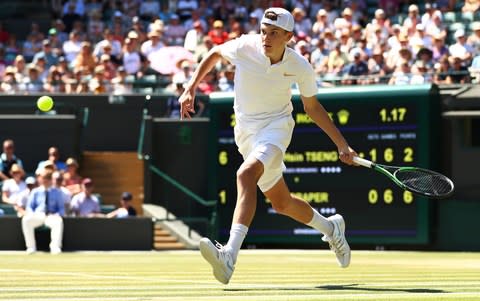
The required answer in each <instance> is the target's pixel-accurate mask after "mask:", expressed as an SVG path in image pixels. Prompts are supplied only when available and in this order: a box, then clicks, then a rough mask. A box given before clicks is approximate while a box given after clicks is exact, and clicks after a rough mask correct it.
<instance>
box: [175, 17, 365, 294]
mask: <svg viewBox="0 0 480 301" xmlns="http://www.w3.org/2000/svg"><path fill="white" fill-rule="evenodd" d="M293 26H294V20H293V16H292V15H291V14H290V12H288V11H287V10H285V9H283V8H269V9H267V10H266V11H265V14H264V16H263V18H262V21H261V33H260V34H251V35H242V36H241V37H239V38H237V39H235V40H231V41H229V42H226V43H225V44H222V45H219V46H216V47H214V48H213V49H211V50H210V51H209V52H208V54H207V55H206V56H205V57H204V58H203V60H202V61H201V62H200V64H199V65H198V67H197V69H196V71H195V73H194V75H193V77H192V78H191V80H190V81H189V82H188V83H187V85H186V89H185V91H184V92H183V94H182V95H181V96H180V98H179V102H180V104H181V109H180V116H181V118H182V119H183V118H190V117H191V116H190V114H191V113H194V109H193V108H194V99H195V90H196V88H197V86H198V84H199V83H200V81H201V80H202V78H203V77H204V76H205V75H206V74H207V73H208V72H209V71H210V70H211V69H212V68H213V67H214V66H215V65H216V64H217V62H218V61H219V60H220V59H222V58H224V59H226V60H228V61H229V62H231V63H232V64H234V65H235V66H236V69H235V70H236V71H235V79H234V82H235V88H234V89H235V100H234V106H233V107H234V111H235V118H236V125H235V128H234V132H235V142H236V144H237V146H238V150H239V152H240V153H241V154H242V156H243V159H244V162H243V163H242V165H241V166H240V168H239V169H238V171H237V191H238V195H237V203H236V207H235V212H234V214H233V220H232V226H231V230H230V237H229V240H228V242H227V244H226V245H225V246H222V245H220V244H218V243H217V244H216V245H214V244H213V243H212V242H211V241H210V240H209V239H208V238H202V239H201V241H200V251H201V253H202V256H203V257H204V258H205V259H206V260H207V261H208V262H209V263H210V265H211V266H212V267H213V274H214V276H215V278H216V279H217V280H218V281H220V282H221V283H223V284H227V283H228V282H229V281H230V278H231V276H232V274H233V271H234V266H235V263H236V260H237V255H238V252H239V250H240V247H241V245H242V242H243V240H244V238H245V236H246V234H247V231H248V227H249V225H250V223H251V222H252V219H253V217H254V215H255V209H256V205H257V195H256V192H257V187H256V186H257V185H258V186H259V188H260V190H261V191H262V192H263V193H264V195H265V196H266V197H267V198H268V199H269V200H270V201H271V204H272V206H273V208H274V209H275V210H276V211H277V212H278V213H280V214H284V215H287V216H290V217H291V218H293V219H295V220H297V221H299V222H301V223H304V224H306V225H308V226H310V227H313V228H314V229H317V230H318V231H319V232H321V233H322V234H324V236H323V238H322V239H323V240H324V241H326V242H328V243H329V244H330V248H331V249H332V250H333V251H334V252H335V254H336V257H337V261H338V263H339V265H340V266H341V267H347V266H348V265H349V263H350V247H349V246H348V243H347V241H346V239H345V234H344V233H345V222H344V220H343V218H342V216H340V215H338V214H336V215H333V216H330V217H329V218H325V217H324V216H322V215H320V214H319V213H318V212H317V211H316V210H315V209H313V208H312V207H311V206H310V205H309V204H308V203H307V202H305V201H304V200H302V199H300V198H299V197H297V196H293V195H291V194H290V191H289V189H288V187H287V185H286V183H285V181H284V179H283V175H282V173H283V170H284V168H285V165H284V164H283V156H284V154H285V151H286V149H287V147H288V145H289V144H290V141H291V138H292V133H293V127H294V121H293V118H292V110H293V107H292V102H291V91H290V88H291V86H292V84H294V83H297V84H298V88H299V90H300V93H301V99H302V102H303V106H304V109H305V112H306V113H307V114H308V115H309V116H310V117H311V119H312V120H313V121H314V122H315V123H316V124H317V125H318V126H319V127H320V128H321V129H323V131H324V132H325V133H327V135H328V136H329V137H330V139H331V140H332V141H333V142H334V143H335V145H336V146H337V148H338V153H339V158H340V160H341V161H342V162H344V163H346V164H352V158H353V156H354V155H356V153H355V152H354V151H353V150H352V149H351V148H350V147H349V145H348V143H347V142H346V141H345V139H344V137H343V135H342V134H341V133H340V132H339V130H338V129H337V127H336V126H335V125H334V124H333V122H332V121H331V120H330V118H329V116H328V114H327V112H326V111H325V109H324V108H323V106H322V105H321V104H320V103H319V102H318V100H317V98H316V94H317V84H316V81H315V72H314V71H313V68H312V66H311V65H310V64H309V62H308V61H307V60H305V59H304V58H303V57H302V56H300V55H299V54H297V53H296V52H295V51H294V50H292V49H290V48H288V47H287V46H286V45H287V43H288V42H289V41H290V39H291V38H292V36H293V33H292V31H293ZM312 143H314V142H313V141H312Z"/></svg>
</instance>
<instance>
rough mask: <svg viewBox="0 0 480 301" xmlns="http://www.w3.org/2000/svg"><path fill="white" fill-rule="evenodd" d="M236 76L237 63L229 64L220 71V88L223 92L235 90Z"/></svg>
mask: <svg viewBox="0 0 480 301" xmlns="http://www.w3.org/2000/svg"><path fill="white" fill-rule="evenodd" d="M234 77H235V65H231V64H228V65H227V66H226V67H225V69H224V70H223V71H222V72H220V76H219V79H218V88H219V89H220V91H222V92H233V89H234V82H233V79H234Z"/></svg>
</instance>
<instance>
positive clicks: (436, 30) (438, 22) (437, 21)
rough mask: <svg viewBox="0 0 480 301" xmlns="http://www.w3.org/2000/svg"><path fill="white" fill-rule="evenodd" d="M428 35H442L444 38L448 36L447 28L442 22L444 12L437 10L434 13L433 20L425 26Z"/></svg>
mask: <svg viewBox="0 0 480 301" xmlns="http://www.w3.org/2000/svg"><path fill="white" fill-rule="evenodd" d="M425 30H426V33H427V35H429V36H431V37H434V36H436V35H440V36H441V37H442V38H443V39H445V38H446V37H447V28H446V26H445V24H443V22H442V13H441V12H440V11H439V10H437V11H435V12H434V13H433V16H432V20H431V22H429V23H428V25H426V26H425Z"/></svg>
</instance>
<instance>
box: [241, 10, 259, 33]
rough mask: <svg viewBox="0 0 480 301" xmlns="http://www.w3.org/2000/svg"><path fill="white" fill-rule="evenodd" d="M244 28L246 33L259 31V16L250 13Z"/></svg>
mask: <svg viewBox="0 0 480 301" xmlns="http://www.w3.org/2000/svg"><path fill="white" fill-rule="evenodd" d="M244 30H245V32H246V33H258V32H259V30H260V24H259V23H258V17H257V15H255V14H254V13H250V14H249V15H248V22H247V23H245V24H244Z"/></svg>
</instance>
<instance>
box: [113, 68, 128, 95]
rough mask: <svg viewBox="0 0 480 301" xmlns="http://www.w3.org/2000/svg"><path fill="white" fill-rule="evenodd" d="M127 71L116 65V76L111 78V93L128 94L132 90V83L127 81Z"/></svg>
mask: <svg viewBox="0 0 480 301" xmlns="http://www.w3.org/2000/svg"><path fill="white" fill-rule="evenodd" d="M127 76H128V74H127V71H126V70H125V68H124V67H123V66H120V67H118V69H117V76H116V77H114V78H113V79H112V84H113V94H116V95H119V94H130V93H132V91H133V87H132V84H131V83H129V82H127Z"/></svg>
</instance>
